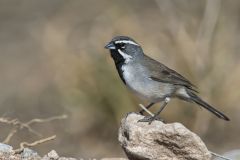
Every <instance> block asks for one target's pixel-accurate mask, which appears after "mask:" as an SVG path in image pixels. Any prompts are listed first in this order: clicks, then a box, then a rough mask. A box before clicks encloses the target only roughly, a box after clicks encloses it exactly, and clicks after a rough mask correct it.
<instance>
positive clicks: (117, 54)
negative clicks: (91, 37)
mask: <svg viewBox="0 0 240 160" xmlns="http://www.w3.org/2000/svg"><path fill="white" fill-rule="evenodd" d="M105 48H106V49H109V50H110V52H111V56H112V58H113V59H114V61H115V62H116V61H117V62H118V61H123V62H124V63H128V62H131V61H133V60H135V59H138V58H141V57H142V56H143V55H144V54H143V51H142V48H141V46H140V45H139V44H138V43H137V42H136V41H134V40H133V39H132V38H130V37H126V36H116V37H114V38H113V39H112V40H111V41H110V42H109V43H108V44H107V45H106V46H105Z"/></svg>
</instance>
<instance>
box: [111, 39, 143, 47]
mask: <svg viewBox="0 0 240 160" xmlns="http://www.w3.org/2000/svg"><path fill="white" fill-rule="evenodd" d="M115 43H116V44H117V43H128V44H133V45H135V46H139V44H137V43H135V42H133V41H130V40H119V41H115Z"/></svg>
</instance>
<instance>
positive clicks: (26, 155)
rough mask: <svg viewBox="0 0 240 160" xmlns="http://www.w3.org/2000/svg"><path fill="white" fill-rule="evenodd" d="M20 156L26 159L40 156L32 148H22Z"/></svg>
mask: <svg viewBox="0 0 240 160" xmlns="http://www.w3.org/2000/svg"><path fill="white" fill-rule="evenodd" d="M21 158H22V159H28V158H31V159H33V158H34V159H40V158H41V157H40V156H39V155H38V153H37V152H35V151H34V150H31V149H29V148H24V149H23V152H22V153H21Z"/></svg>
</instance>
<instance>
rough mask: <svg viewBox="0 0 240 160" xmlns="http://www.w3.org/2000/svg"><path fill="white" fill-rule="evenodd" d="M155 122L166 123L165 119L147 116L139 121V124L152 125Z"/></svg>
mask: <svg viewBox="0 0 240 160" xmlns="http://www.w3.org/2000/svg"><path fill="white" fill-rule="evenodd" d="M154 120H158V121H162V122H164V120H163V119H161V118H159V117H155V116H145V117H144V118H143V119H140V120H138V122H148V124H151V123H152V122H153V121H154Z"/></svg>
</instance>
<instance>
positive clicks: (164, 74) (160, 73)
mask: <svg viewBox="0 0 240 160" xmlns="http://www.w3.org/2000/svg"><path fill="white" fill-rule="evenodd" d="M144 61H145V63H144V64H145V65H146V64H147V65H148V66H146V68H149V72H150V77H149V78H151V79H152V80H154V81H158V82H162V83H170V84H173V85H180V86H185V87H186V88H188V89H190V90H193V91H195V92H197V91H196V90H195V89H194V88H196V87H195V85H193V84H192V83H191V82H190V81H189V80H187V79H186V78H185V77H183V76H182V75H181V74H179V73H177V72H176V71H174V70H172V69H170V68H168V67H167V66H165V65H164V64H162V63H160V62H158V61H156V60H154V59H152V58H150V57H148V56H146V57H145V59H144Z"/></svg>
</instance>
